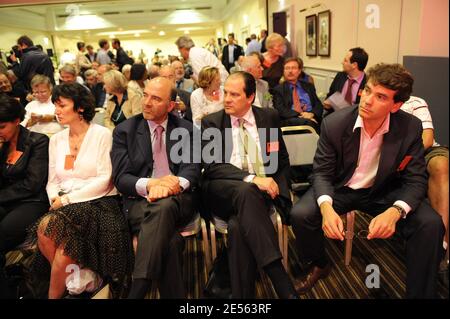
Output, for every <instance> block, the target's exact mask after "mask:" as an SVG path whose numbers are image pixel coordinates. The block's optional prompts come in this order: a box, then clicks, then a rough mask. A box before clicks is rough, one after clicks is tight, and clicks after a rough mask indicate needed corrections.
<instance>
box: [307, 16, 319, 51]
mask: <svg viewBox="0 0 450 319" xmlns="http://www.w3.org/2000/svg"><path fill="white" fill-rule="evenodd" d="M306 55H308V56H316V55H317V16H316V15H315V14H313V15H310V16H307V17H306Z"/></svg>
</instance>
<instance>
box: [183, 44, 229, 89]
mask: <svg viewBox="0 0 450 319" xmlns="http://www.w3.org/2000/svg"><path fill="white" fill-rule="evenodd" d="M189 62H190V64H191V65H192V71H193V72H194V77H195V79H198V75H199V73H200V71H201V70H202V68H203V67H205V66H214V67H216V68H218V69H219V73H220V81H221V83H222V85H223V84H224V83H225V80H226V79H227V77H228V75H229V74H228V71H227V70H226V69H225V67H224V66H223V64H222V62H220V60H219V59H218V58H217V57H216V56H215V55H214V54H212V53H211V52H209V51H208V50H206V49H203V48H197V47H193V48H191V49H190V50H189Z"/></svg>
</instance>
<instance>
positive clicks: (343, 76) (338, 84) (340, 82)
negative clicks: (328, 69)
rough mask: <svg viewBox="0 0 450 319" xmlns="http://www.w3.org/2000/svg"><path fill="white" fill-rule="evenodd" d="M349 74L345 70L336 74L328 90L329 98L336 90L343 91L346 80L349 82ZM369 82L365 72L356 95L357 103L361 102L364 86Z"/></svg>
mask: <svg viewBox="0 0 450 319" xmlns="http://www.w3.org/2000/svg"><path fill="white" fill-rule="evenodd" d="M347 80H348V76H347V73H345V72H339V73H338V74H336V76H335V77H334V79H333V82H331V85H330V90H329V91H328V94H327V98H328V97H329V96H331V95H332V94H333V93H334V92H337V91H339V92H342V89H343V88H344V84H345V82H347ZM366 82H367V76H366V74H364V77H363V80H362V81H361V85H360V86H359V88H358V94H357V95H356V100H355V104H359V100H360V98H361V92H362V90H364V86H365V85H366Z"/></svg>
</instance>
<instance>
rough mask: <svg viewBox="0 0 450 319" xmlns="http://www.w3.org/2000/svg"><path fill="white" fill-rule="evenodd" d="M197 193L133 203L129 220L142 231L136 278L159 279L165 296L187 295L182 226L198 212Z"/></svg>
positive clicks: (133, 229) (135, 232) (137, 231)
mask: <svg viewBox="0 0 450 319" xmlns="http://www.w3.org/2000/svg"><path fill="white" fill-rule="evenodd" d="M195 203H196V199H195V195H193V194H192V193H190V192H187V193H182V194H179V195H177V196H170V197H168V198H164V199H161V200H158V201H156V202H152V203H149V202H148V201H147V200H146V199H142V200H141V201H139V202H137V203H136V204H134V205H133V207H131V209H130V211H129V223H130V227H131V232H132V234H133V235H138V245H137V251H136V258H135V264H134V272H133V279H150V280H152V281H156V282H158V287H159V292H160V295H161V298H185V297H186V292H185V288H184V281H183V268H182V260H183V250H184V239H183V237H182V236H181V235H180V234H179V232H178V229H179V228H180V227H182V226H184V225H186V224H187V223H188V222H189V221H191V219H192V218H193V216H194V212H195V209H196V204H195Z"/></svg>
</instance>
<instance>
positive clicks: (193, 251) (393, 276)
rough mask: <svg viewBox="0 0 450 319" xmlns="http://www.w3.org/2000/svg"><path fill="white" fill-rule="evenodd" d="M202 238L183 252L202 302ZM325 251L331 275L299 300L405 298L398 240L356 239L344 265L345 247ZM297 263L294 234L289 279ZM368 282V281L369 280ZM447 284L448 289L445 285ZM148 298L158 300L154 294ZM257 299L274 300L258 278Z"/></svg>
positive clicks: (194, 294)
mask: <svg viewBox="0 0 450 319" xmlns="http://www.w3.org/2000/svg"><path fill="white" fill-rule="evenodd" d="M370 218H371V217H370V216H366V215H361V214H358V215H357V217H356V218H355V232H357V231H358V230H360V229H367V226H368V223H369V221H370ZM201 250H202V245H201V235H200V234H199V235H198V236H197V237H191V238H188V239H187V242H186V250H185V259H184V261H185V264H184V278H185V283H186V287H187V291H188V297H189V298H202V296H203V294H202V290H203V287H204V285H205V282H206V280H207V272H206V269H205V267H204V259H203V256H204V254H203V253H202V251H201ZM326 250H327V254H328V257H329V259H330V260H331V261H332V263H333V269H332V271H331V274H330V275H329V276H328V277H327V278H326V279H324V280H320V281H319V282H318V284H317V285H316V286H315V287H314V289H313V290H312V291H311V292H310V293H308V294H306V295H304V296H301V298H304V299H398V298H403V297H404V295H405V288H406V287H405V278H406V268H405V264H404V247H403V242H402V241H401V240H400V239H395V238H394V239H389V240H381V239H380V240H371V241H369V240H366V239H358V238H355V239H354V241H353V253H352V260H351V263H350V265H349V266H348V267H346V266H345V265H344V255H343V254H344V243H341V242H338V241H333V240H328V241H327V242H326ZM370 264H375V265H378V267H379V273H380V284H379V288H378V289H377V288H372V289H369V288H367V287H366V284H365V282H366V278H367V276H369V275H370V274H371V273H373V270H372V271H370V272H366V266H367V265H370ZM300 269H301V267H300V263H299V261H298V257H297V254H296V252H295V249H294V238H293V233H292V231H290V234H289V270H290V273H291V275H292V276H294V277H297V276H298V274H299V273H300ZM369 279H370V278H369ZM445 280H447V285H445V284H444V281H445ZM448 296H449V294H448V271H447V275H446V277H445V279H444V278H443V276H441V277H440V280H439V297H440V298H443V299H448ZM149 297H151V298H154V297H157V293H156V290H153V291H152V293H151V294H150V295H149ZM256 297H257V298H276V295H275V292H274V290H273V288H272V285H271V283H270V281H269V279H268V278H267V276H265V275H264V274H261V276H260V278H259V280H258V282H257V285H256Z"/></svg>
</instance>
